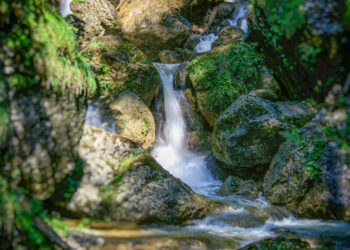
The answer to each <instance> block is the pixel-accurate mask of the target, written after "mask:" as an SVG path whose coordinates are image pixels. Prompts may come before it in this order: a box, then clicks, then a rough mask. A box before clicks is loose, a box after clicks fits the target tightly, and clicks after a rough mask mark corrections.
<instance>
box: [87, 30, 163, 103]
mask: <svg viewBox="0 0 350 250" xmlns="http://www.w3.org/2000/svg"><path fill="white" fill-rule="evenodd" d="M83 52H84V53H86V54H87V55H88V56H89V61H90V64H91V65H92V67H93V68H94V71H95V73H96V75H97V78H98V82H99V85H100V89H101V91H100V92H101V93H100V94H101V95H102V96H105V95H106V96H108V95H110V94H116V93H120V92H122V91H124V90H132V91H133V92H134V93H136V94H137V95H138V96H139V97H141V99H142V100H143V101H144V102H145V103H146V104H147V105H148V106H149V105H150V104H151V102H152V100H153V98H154V97H155V95H156V92H157V90H158V88H159V87H160V79H159V74H158V72H157V70H156V69H155V67H154V66H153V65H152V63H151V62H150V61H149V60H148V58H147V57H146V56H145V54H144V53H142V51H140V50H139V49H137V48H135V47H134V46H133V45H131V44H129V43H126V42H123V41H121V40H120V39H117V38H116V37H114V36H104V37H98V38H96V39H95V40H94V41H93V42H91V43H89V44H88V45H87V46H86V47H85V48H84V50H83Z"/></svg>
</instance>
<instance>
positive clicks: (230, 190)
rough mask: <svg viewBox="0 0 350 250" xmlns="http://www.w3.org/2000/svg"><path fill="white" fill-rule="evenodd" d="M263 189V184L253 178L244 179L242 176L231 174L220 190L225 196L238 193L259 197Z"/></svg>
mask: <svg viewBox="0 0 350 250" xmlns="http://www.w3.org/2000/svg"><path fill="white" fill-rule="evenodd" d="M261 190H262V187H261V185H259V184H257V183H256V182H255V181H253V180H242V179H241V178H238V177H235V176H230V177H228V178H227V179H226V180H225V182H224V183H223V184H222V186H221V188H220V191H219V192H220V194H221V195H225V196H226V195H233V194H236V195H243V196H252V197H258V196H259V192H260V191H261Z"/></svg>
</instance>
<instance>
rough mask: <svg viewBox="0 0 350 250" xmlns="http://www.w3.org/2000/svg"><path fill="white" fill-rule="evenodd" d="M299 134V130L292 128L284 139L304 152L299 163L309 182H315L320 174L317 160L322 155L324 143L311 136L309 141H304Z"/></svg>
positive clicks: (320, 139) (322, 140)
mask: <svg viewBox="0 0 350 250" xmlns="http://www.w3.org/2000/svg"><path fill="white" fill-rule="evenodd" d="M301 133H302V132H301V130H300V129H299V128H292V130H291V132H290V133H289V134H287V135H286V139H287V140H289V141H293V142H296V143H297V144H298V150H300V151H303V152H304V155H303V158H302V160H301V161H300V163H301V164H302V165H303V166H305V168H306V171H307V172H308V174H309V176H310V180H316V179H317V178H318V176H319V175H320V174H321V165H320V164H319V160H320V158H321V156H322V154H323V151H324V146H325V145H326V141H325V140H324V139H322V138H317V137H316V135H312V136H311V137H310V138H309V140H306V139H305V138H303V137H302V134H301Z"/></svg>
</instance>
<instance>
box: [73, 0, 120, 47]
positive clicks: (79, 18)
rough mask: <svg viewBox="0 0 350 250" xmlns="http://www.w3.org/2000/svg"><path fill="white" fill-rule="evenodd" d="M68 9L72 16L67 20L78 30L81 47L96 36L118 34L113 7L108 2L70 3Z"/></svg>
mask: <svg viewBox="0 0 350 250" xmlns="http://www.w3.org/2000/svg"><path fill="white" fill-rule="evenodd" d="M70 8H71V11H72V16H71V17H68V20H69V22H70V23H71V24H73V25H74V26H75V27H76V28H78V30H79V31H78V38H79V39H78V42H79V43H80V45H81V46H82V47H84V46H85V45H87V44H88V43H89V42H90V41H91V40H93V39H94V38H95V37H97V36H105V35H117V34H118V33H120V28H119V25H118V22H117V13H116V11H115V7H114V6H113V4H112V3H111V2H110V1H109V0H84V1H72V2H71V4H70Z"/></svg>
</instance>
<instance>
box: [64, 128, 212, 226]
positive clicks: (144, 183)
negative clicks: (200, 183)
mask: <svg viewBox="0 0 350 250" xmlns="http://www.w3.org/2000/svg"><path fill="white" fill-rule="evenodd" d="M79 153H80V155H81V157H82V159H83V160H84V162H85V164H86V165H85V168H84V174H83V177H82V180H81V182H80V185H79V187H78V189H77V190H76V192H75V193H74V194H73V196H72V198H71V199H70V201H69V204H68V209H69V210H70V211H71V212H73V213H75V214H77V215H78V216H83V217H86V216H91V217H93V218H100V219H107V218H109V219H112V220H115V221H131V222H137V223H151V222H164V223H182V222H185V221H188V220H192V219H197V218H201V217H203V216H204V215H206V214H207V213H208V211H209V208H210V207H211V206H212V204H211V203H210V202H209V201H208V200H207V199H206V198H204V197H202V196H199V195H197V194H195V193H194V192H193V191H192V190H191V189H190V188H189V187H188V186H187V185H185V184H183V183H182V182H181V181H180V180H179V179H176V178H174V177H173V176H172V175H171V174H169V173H168V172H167V171H165V170H164V169H163V168H162V167H161V166H160V165H159V164H158V163H157V162H156V161H155V160H154V159H153V158H152V157H151V156H150V155H148V153H146V152H145V151H143V149H142V147H141V146H140V145H139V144H137V143H134V142H132V141H129V140H128V139H126V138H123V137H121V136H118V135H115V134H111V133H108V132H105V131H103V130H100V129H98V128H94V127H90V126H85V128H84V133H83V137H82V140H81V142H80V149H79Z"/></svg>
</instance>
